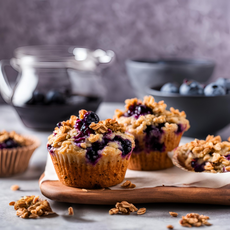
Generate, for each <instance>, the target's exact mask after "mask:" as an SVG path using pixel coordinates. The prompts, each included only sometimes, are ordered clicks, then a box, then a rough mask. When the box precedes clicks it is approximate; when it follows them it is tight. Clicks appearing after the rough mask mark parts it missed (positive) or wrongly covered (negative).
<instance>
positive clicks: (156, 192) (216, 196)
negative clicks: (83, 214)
mask: <svg viewBox="0 0 230 230" xmlns="http://www.w3.org/2000/svg"><path fill="white" fill-rule="evenodd" d="M43 176H44V175H42V176H41V177H40V180H41V179H42V178H43ZM40 180H39V181H40ZM40 189H41V192H42V194H43V195H44V196H46V197H47V198H49V199H51V200H55V201H60V202H67V203H77V204H97V205H114V204H115V203H116V202H118V201H123V200H125V201H128V202H131V203H135V204H137V203H161V202H163V203H202V204H221V205H230V185H227V186H224V187H221V188H195V187H189V188H188V187H186V188H182V187H166V186H161V187H154V188H142V189H133V190H110V189H104V190H103V189H87V190H83V189H78V188H72V187H67V186H65V185H63V184H62V183H61V182H60V181H44V182H43V183H42V184H40Z"/></svg>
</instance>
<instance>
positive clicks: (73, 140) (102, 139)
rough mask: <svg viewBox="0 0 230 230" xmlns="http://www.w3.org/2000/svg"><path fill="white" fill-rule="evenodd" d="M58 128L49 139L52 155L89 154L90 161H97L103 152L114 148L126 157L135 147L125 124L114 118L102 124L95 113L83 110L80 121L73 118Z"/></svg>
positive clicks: (60, 124)
mask: <svg viewBox="0 0 230 230" xmlns="http://www.w3.org/2000/svg"><path fill="white" fill-rule="evenodd" d="M57 126H58V127H56V128H55V130H54V132H53V134H52V135H50V136H49V138H48V145H47V148H48V150H49V152H50V153H51V154H52V153H53V152H54V151H56V150H58V153H61V154H66V153H67V154H68V153H70V154H83V155H84V154H86V156H87V159H88V160H89V161H91V162H96V161H97V159H99V157H100V153H99V152H100V151H101V150H103V154H106V152H108V151H109V150H111V148H112V149H114V151H113V152H115V153H121V152H122V154H124V155H126V154H128V153H130V152H131V150H132V148H133V147H134V140H133V136H131V135H129V134H125V128H124V126H123V125H122V124H119V123H118V122H117V121H116V120H112V119H107V120H104V121H100V120H99V117H98V116H97V114H96V113H94V112H87V111H86V110H81V111H79V118H78V117H76V116H71V117H70V119H69V120H67V121H63V122H59V123H58V125H57Z"/></svg>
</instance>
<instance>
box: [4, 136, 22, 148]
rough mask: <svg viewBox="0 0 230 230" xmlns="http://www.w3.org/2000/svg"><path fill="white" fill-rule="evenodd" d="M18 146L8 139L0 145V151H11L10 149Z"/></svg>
mask: <svg viewBox="0 0 230 230" xmlns="http://www.w3.org/2000/svg"><path fill="white" fill-rule="evenodd" d="M19 146H20V145H19V144H18V143H17V142H15V141H14V140H13V139H12V138H8V139H7V140H5V141H4V142H3V143H0V149H11V148H17V147H19Z"/></svg>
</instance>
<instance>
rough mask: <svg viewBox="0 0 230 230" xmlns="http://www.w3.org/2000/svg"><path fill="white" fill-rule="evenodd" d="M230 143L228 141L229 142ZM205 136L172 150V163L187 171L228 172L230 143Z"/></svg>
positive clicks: (229, 168) (229, 169) (218, 137)
mask: <svg viewBox="0 0 230 230" xmlns="http://www.w3.org/2000/svg"><path fill="white" fill-rule="evenodd" d="M229 141H230V140H229ZM229 141H223V142H222V141H221V137H220V136H216V137H214V136H210V135H209V136H207V138H206V140H198V139H195V140H194V141H192V142H190V143H187V144H185V145H182V146H180V147H178V148H177V149H175V150H174V155H173V163H174V164H175V165H176V166H178V167H180V168H182V169H184V170H187V171H194V172H211V173H218V172H219V173H221V172H229V171H230V142H229Z"/></svg>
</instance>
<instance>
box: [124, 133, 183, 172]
mask: <svg viewBox="0 0 230 230" xmlns="http://www.w3.org/2000/svg"><path fill="white" fill-rule="evenodd" d="M170 131H171V130H170ZM182 135H183V133H180V134H176V133H175V132H174V131H171V132H167V131H165V133H164V134H163V136H162V138H161V143H162V142H164V144H165V151H164V152H160V151H146V150H145V149H144V150H143V151H140V152H133V153H132V156H131V159H130V163H129V166H128V168H129V169H131V170H142V171H152V170H161V169H167V168H171V167H173V163H172V161H171V159H170V158H169V157H168V152H170V151H172V150H173V149H174V148H176V147H177V146H178V145H179V143H180V140H181V137H182ZM135 138H136V139H138V141H139V143H140V142H143V143H144V136H143V135H139V136H135Z"/></svg>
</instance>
